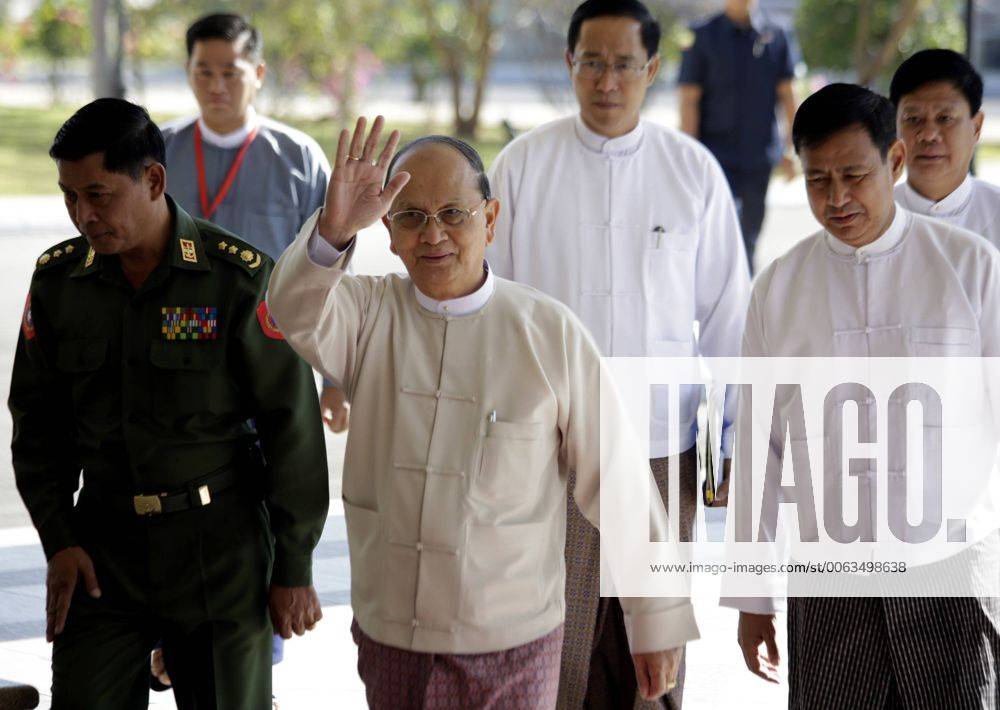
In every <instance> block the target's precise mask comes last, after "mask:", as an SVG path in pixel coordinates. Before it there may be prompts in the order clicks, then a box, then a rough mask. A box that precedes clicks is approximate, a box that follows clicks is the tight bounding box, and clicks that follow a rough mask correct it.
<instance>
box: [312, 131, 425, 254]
mask: <svg viewBox="0 0 1000 710" xmlns="http://www.w3.org/2000/svg"><path fill="white" fill-rule="evenodd" d="M384 123H385V121H384V119H383V118H382V117H381V116H379V117H377V118H376V119H375V123H374V124H373V125H372V130H371V132H370V133H369V134H368V138H367V139H366V138H365V128H366V127H367V125H368V120H367V119H366V118H365V117H364V116H361V117H360V118H359V119H358V123H357V125H356V126H355V127H354V136H353V137H351V136H350V135H349V134H348V131H347V129H346V128H345V129H344V130H342V131H341V132H340V138H339V140H338V141H337V156H336V159H335V160H334V163H333V175H332V176H331V177H330V184H329V186H328V187H327V190H326V204H324V205H323V212H322V214H321V215H320V218H319V233H320V234H321V235H322V236H323V238H324V239H326V240H327V241H328V242H330V244H332V245H333V246H334V247H336V248H337V249H343V248H345V247H346V246H347V244H348V242H350V241H351V239H352V238H353V237H354V235H355V234H357V233H358V232H359V231H361V230H362V229H364V228H365V227H368V226H370V225H372V224H374V223H375V222H376V221H378V220H379V219H381V218H382V216H384V215H385V214H386V213H387V212H388V211H389V206H390V205H392V201H393V200H394V199H396V195H398V194H399V191H400V190H402V189H403V185H405V184H406V183H407V181H408V180H409V179H410V174H409V173H405V172H401V173H396V174H395V175H393V176H392V179H391V180H390V181H389V183H388V184H386V185H385V187H384V188H383V184H385V174H386V171H387V170H388V168H389V161H390V160H391V159H392V154H393V153H394V152H395V150H396V146H397V145H398V144H399V131H393V132H392V133H391V134H389V140H388V141H386V143H385V146H384V147H383V148H382V152H381V153H379V156H378V159H377V160H376V159H375V158H374V157H373V156H374V155H375V151H376V149H377V148H378V142H379V137H380V136H381V134H382V126H383V124H384Z"/></svg>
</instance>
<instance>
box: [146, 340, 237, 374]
mask: <svg viewBox="0 0 1000 710" xmlns="http://www.w3.org/2000/svg"><path fill="white" fill-rule="evenodd" d="M221 358H222V352H221V350H220V349H219V347H218V346H217V345H216V344H215V343H208V342H205V343H184V342H181V343H178V342H170V341H161V340H157V341H154V342H153V344H152V347H151V348H150V350H149V361H150V362H151V363H153V365H154V366H156V367H158V368H161V369H164V370H191V371H204V370H211V369H212V368H214V367H215V366H216V365H218V364H219V361H220V359H221Z"/></svg>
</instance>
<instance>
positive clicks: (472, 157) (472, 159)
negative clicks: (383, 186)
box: [385, 135, 493, 200]
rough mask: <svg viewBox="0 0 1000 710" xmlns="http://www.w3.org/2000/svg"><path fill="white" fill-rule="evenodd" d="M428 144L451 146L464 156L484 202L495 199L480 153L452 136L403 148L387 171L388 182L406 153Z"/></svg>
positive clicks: (434, 137)
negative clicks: (473, 174) (474, 175)
mask: <svg viewBox="0 0 1000 710" xmlns="http://www.w3.org/2000/svg"><path fill="white" fill-rule="evenodd" d="M428 143H439V144H443V145H447V146H450V147H452V148H454V149H455V150H457V151H458V152H459V153H461V154H462V157H463V158H465V160H466V161H467V162H468V163H469V165H471V166H472V169H473V170H474V171H475V172H476V179H477V181H478V182H479V191H480V192H481V193H482V195H483V199H484V200H491V199H493V193H492V192H491V190H490V179H489V178H488V177H487V176H486V167H485V166H484V165H483V159H482V158H480V157H479V153H477V152H476V149H475V148H473V147H472V146H471V145H469V144H468V143H466V142H465V141H463V140H460V139H458V138H452V137H451V136H439V135H432V136H423V137H421V138H417V139H416V140H412V141H410V142H409V143H407V144H406V145H404V146H403V147H402V148H400V149H399V150H397V151H396V154H395V155H394V156H392V160H390V161H389V169H388V170H386V173H385V179H386V182H388V181H389V178H390V177H392V171H393V168H395V167H396V163H398V162H399V159H400V158H402V157H403V156H404V155H405V154H406V153H408V152H409V151H411V150H413V149H414V148H417V147H419V146H422V145H426V144H428Z"/></svg>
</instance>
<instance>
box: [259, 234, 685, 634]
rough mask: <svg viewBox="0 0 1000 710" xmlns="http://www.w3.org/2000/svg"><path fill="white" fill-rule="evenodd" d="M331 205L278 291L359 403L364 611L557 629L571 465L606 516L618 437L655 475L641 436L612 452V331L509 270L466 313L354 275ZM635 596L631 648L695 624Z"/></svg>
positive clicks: (281, 309)
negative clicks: (513, 278) (604, 501)
mask: <svg viewBox="0 0 1000 710" xmlns="http://www.w3.org/2000/svg"><path fill="white" fill-rule="evenodd" d="M316 221H317V220H316V217H315V216H314V217H313V218H312V219H311V220H309V221H308V222H307V223H306V224H305V225H304V226H303V228H302V231H301V232H300V234H299V237H298V238H297V240H296V241H295V242H294V243H293V244H292V246H291V247H289V249H288V250H287V251H286V252H285V254H284V256H282V258H281V260H280V262H279V264H278V266H277V268H276V269H275V271H274V274H273V276H272V278H271V283H270V288H269V294H268V304H269V307H270V309H271V313H272V314H273V317H274V319H275V321H276V322H277V324H278V326H279V327H280V328H281V330H282V332H283V333H284V335H285V337H286V338H287V339H288V340H289V342H290V343H291V344H292V346H293V347H294V348H295V349H296V350H297V351H298V352H299V353H300V354H301V355H302V356H303V357H304V358H305V359H306V360H307V361H308V362H309V363H310V364H311V365H313V367H315V368H316V369H317V370H319V371H320V372H321V373H322V374H323V375H324V376H325V377H327V378H328V379H330V380H332V381H333V382H335V383H339V384H342V385H343V387H344V389H345V391H346V393H347V396H348V398H349V400H350V401H351V429H350V434H349V436H348V441H347V453H346V459H345V463H344V483H343V496H344V510H345V515H346V518H347V535H348V543H349V546H350V557H351V601H352V606H353V609H354V614H355V617H356V618H357V620H358V623H359V624H360V625H361V628H362V629H363V630H364V631H365V633H367V634H368V635H369V636H371V637H372V638H374V639H375V640H377V641H380V642H382V643H385V644H389V645H392V646H396V647H400V648H406V649H411V650H415V651H423V652H436V653H482V652H490V651H498V650H501V649H505V648H510V647H513V646H517V645H520V644H523V643H526V642H528V641H531V640H533V639H536V638H538V637H540V636H542V635H544V634H546V633H548V632H550V631H551V630H552V629H554V628H555V627H556V626H558V625H559V624H560V623H561V622H562V621H563V616H564V610H565V603H564V584H565V567H564V561H563V545H564V539H565V531H566V530H565V529H566V511H565V506H566V480H567V474H568V471H569V470H570V469H571V468H572V469H575V470H576V474H577V486H576V491H575V495H576V501H577V503H578V505H579V506H580V509H581V510H582V511H583V512H584V514H585V515H586V516H587V517H588V519H589V520H590V521H591V522H593V523H595V524H596V523H597V522H598V518H599V508H598V505H599V472H600V469H601V467H602V465H604V466H607V464H608V463H609V462H608V461H607V458H605V459H602V458H601V456H602V453H603V454H604V456H605V457H607V456H619V457H621V456H625V457H634V458H635V461H634V462H632V461H631V460H629V461H627V462H626V463H627V466H625V468H629V467H631V470H635V471H636V472H637V475H636V476H635V478H634V485H637V486H646V487H648V485H649V480H648V475H649V474H648V467H647V464H646V462H645V461H643V460H642V458H641V457H639V456H638V455H637V452H636V451H634V450H631V449H630V448H629V447H621V446H618V447H613V448H614V449H615V452H612V453H609V452H607V451H605V452H602V451H601V447H600V436H599V414H600V411H599V410H600V408H599V406H598V392H599V378H600V367H601V365H600V358H599V355H598V352H597V349H596V347H595V346H594V344H593V342H592V340H591V339H590V337H589V335H588V334H587V333H586V331H585V330H584V328H583V326H582V325H581V324H580V322H579V320H578V319H577V318H576V317H575V316H573V314H572V313H571V312H570V311H569V309H568V308H566V307H565V306H562V305H561V304H559V303H557V302H556V301H555V300H553V299H551V298H549V297H547V296H545V295H543V294H541V293H539V292H538V291H535V290H534V289H531V288H529V287H526V286H521V285H518V284H514V283H512V282H509V281H506V280H504V279H499V278H497V279H495V283H494V284H493V285H494V291H493V293H492V295H489V298H488V300H487V301H486V303H485V305H483V306H482V307H481V308H479V309H478V310H475V311H474V312H471V313H467V314H466V315H458V316H452V315H450V314H449V311H448V310H447V308H446V306H447V304H448V303H453V302H446V303H445V304H437V305H434V304H433V302H430V301H429V299H426V298H421V300H418V292H417V291H416V289H415V287H414V285H413V282H412V281H411V280H410V279H409V278H408V277H406V276H400V275H390V276H386V277H365V276H361V277H354V276H350V275H348V274H345V271H344V269H345V268H346V266H347V264H348V262H349V261H350V257H351V254H352V252H353V246H352V247H350V248H348V250H347V251H346V252H345V253H343V254H342V255H340V256H339V257H338V258H337V259H336V260H335V261H334V262H333V263H332V265H330V266H323V265H321V264H318V263H316V261H314V260H313V258H311V257H310V251H311V250H310V236H311V235H313V233H314V230H315V225H316ZM312 251H313V253H314V254H315V253H316V252H315V250H312ZM421 302H423V305H422V303H421ZM431 306H433V307H431ZM610 463H613V464H615V465H617V466H621V464H622V461H620V460H619V461H616V462H610ZM619 485H633V484H632V483H630V482H628V481H623V482H619ZM659 539H663V538H659ZM622 603H623V606H624V607H625V609H626V613H627V627H628V632H629V638H630V643H631V647H632V650H633V652H643V651H653V650H660V649H666V648H672V647H676V646H679V645H681V644H682V643H684V642H686V641H688V640H690V639H693V638H696V637H697V628H696V625H695V622H694V616H693V612H692V608H691V605H690V603H689V601H688V600H686V599H681V600H678V599H623V600H622Z"/></svg>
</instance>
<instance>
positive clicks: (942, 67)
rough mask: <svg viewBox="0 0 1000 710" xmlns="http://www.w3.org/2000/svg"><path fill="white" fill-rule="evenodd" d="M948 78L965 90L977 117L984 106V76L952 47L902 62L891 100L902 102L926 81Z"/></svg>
mask: <svg viewBox="0 0 1000 710" xmlns="http://www.w3.org/2000/svg"><path fill="white" fill-rule="evenodd" d="M939 81H946V82H948V83H949V84H951V85H952V86H954V87H955V88H956V89H957V90H958V91H960V92H962V94H963V95H964V96H965V100H966V101H968V102H969V114H970V115H972V116H975V115H976V114H977V113H979V109H980V108H982V106H983V77H982V76H980V74H979V72H977V71H976V69H975V67H973V66H972V64H971V63H970V62H969V60H968V59H966V58H965V57H963V56H962V55H961V54H959V53H958V52H954V51H952V50H950V49H924V50H922V51H920V52H917V53H916V54H914V55H913V56H912V57H910V58H909V59H907V60H906V61H905V62H903V63H902V64H900V65H899V69H897V70H896V73H895V74H893V76H892V84H891V85H890V86H889V99H890V100H891V101H892V104H893V106H895V107H896V108H899V102H900V100H902V98H903V97H904V96H906V95H907V94H910V93H913V92H914V91H916V90H917V89H919V88H920V87H921V86H924V85H925V84H932V83H936V82H939Z"/></svg>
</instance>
